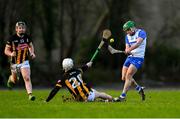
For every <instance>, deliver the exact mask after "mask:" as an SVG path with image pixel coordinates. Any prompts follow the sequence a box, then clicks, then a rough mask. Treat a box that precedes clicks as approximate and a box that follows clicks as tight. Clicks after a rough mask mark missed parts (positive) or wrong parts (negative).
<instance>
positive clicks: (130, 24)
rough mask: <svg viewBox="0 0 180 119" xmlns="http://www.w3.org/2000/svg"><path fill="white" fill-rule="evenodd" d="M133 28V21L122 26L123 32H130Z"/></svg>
mask: <svg viewBox="0 0 180 119" xmlns="http://www.w3.org/2000/svg"><path fill="white" fill-rule="evenodd" d="M134 27H135V23H134V22H133V21H127V22H126V23H125V24H124V25H123V31H127V30H130V29H131V28H134Z"/></svg>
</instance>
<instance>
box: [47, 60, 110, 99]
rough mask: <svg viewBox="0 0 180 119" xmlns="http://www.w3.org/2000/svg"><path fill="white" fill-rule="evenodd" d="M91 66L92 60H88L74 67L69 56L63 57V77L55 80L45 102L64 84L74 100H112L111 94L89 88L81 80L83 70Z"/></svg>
mask: <svg viewBox="0 0 180 119" xmlns="http://www.w3.org/2000/svg"><path fill="white" fill-rule="evenodd" d="M91 66H92V62H88V63H87V64H85V65H84V66H82V67H81V68H74V63H73V60H72V59H71V58H66V59H64V60H63V62H62V67H63V70H64V73H63V78H62V79H61V80H58V81H57V83H56V85H55V87H54V88H53V89H52V91H51V92H50V94H49V96H48V97H47V99H46V102H49V101H50V100H51V99H52V98H53V97H54V96H55V95H56V93H57V92H58V91H59V89H60V88H61V87H63V86H66V87H67V88H68V90H69V92H70V93H71V94H72V96H73V99H74V100H76V101H83V102H87V101H94V100H95V99H96V98H101V99H104V100H107V101H112V96H110V95H108V94H106V93H103V92H98V91H96V90H95V89H92V88H90V87H89V86H87V85H86V83H85V82H84V81H83V79H82V74H83V72H84V71H86V70H87V69H88V68H89V67H91Z"/></svg>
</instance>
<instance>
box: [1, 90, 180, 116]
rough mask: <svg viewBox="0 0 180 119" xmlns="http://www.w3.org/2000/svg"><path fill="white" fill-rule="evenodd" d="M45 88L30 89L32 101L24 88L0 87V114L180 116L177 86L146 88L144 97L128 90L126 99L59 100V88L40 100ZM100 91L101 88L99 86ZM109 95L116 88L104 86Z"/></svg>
mask: <svg viewBox="0 0 180 119" xmlns="http://www.w3.org/2000/svg"><path fill="white" fill-rule="evenodd" d="M49 91H50V89H49V90H34V94H35V95H36V97H37V98H36V101H34V102H32V101H29V100H28V99H27V95H26V92H25V90H12V91H9V90H0V100H1V101H0V118H8V117H18V118H21V117H22V118H27V117H29V118H30V117H32V118H33V117H41V118H53V117H54V118H57V117H59V118H61V117H64V118H73V117H76V118H77V117H83V118H121V117H125V118H131V117H136V118H138V117H142V118H148V117H151V118H153V117H157V118H164V117H167V118H176V117H180V90H175V89H171V90H146V95H147V100H146V101H144V102H142V101H140V97H139V95H137V92H135V91H132V90H131V91H129V93H128V98H127V101H126V102H116V103H113V102H111V103H110V102H109V103H105V102H86V103H85V102H62V99H61V96H62V95H67V94H68V93H67V91H66V90H61V91H59V93H58V94H57V95H56V97H55V98H54V99H53V100H52V101H51V102H49V103H45V102H43V99H44V98H45V97H46V96H47V95H48V93H49ZM101 91H102V90H101ZM105 92H107V93H109V94H111V95H112V96H118V95H119V92H120V91H117V90H105Z"/></svg>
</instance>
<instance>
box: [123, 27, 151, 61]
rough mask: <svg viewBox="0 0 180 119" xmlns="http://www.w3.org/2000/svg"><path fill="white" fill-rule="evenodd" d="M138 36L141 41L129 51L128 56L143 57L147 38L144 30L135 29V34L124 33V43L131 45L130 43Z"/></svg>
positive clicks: (135, 40)
mask: <svg viewBox="0 0 180 119" xmlns="http://www.w3.org/2000/svg"><path fill="white" fill-rule="evenodd" d="M139 37H140V38H142V39H143V41H142V43H141V44H140V46H139V47H137V48H136V49H134V50H132V51H131V53H132V55H130V56H131V57H140V58H144V55H145V49H146V39H147V35H146V32H145V31H144V30H142V29H136V31H135V34H134V35H133V36H130V35H129V34H128V35H126V38H125V40H126V44H128V45H129V46H130V47H131V45H133V44H135V43H136V42H137V38H139Z"/></svg>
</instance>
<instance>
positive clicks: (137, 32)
mask: <svg viewBox="0 0 180 119" xmlns="http://www.w3.org/2000/svg"><path fill="white" fill-rule="evenodd" d="M123 30H124V31H125V33H126V37H125V41H126V48H125V53H126V54H129V55H128V57H127V59H126V61H125V62H124V65H123V68H122V80H124V81H125V84H124V88H123V91H122V93H121V95H120V96H119V97H118V98H115V101H125V99H126V94H127V92H128V89H129V87H130V86H131V85H132V84H135V85H136V90H137V91H138V93H139V94H140V96H141V98H142V100H145V94H144V90H143V89H144V87H141V86H140V85H138V84H137V82H136V81H135V80H134V78H133V76H134V74H135V73H136V72H137V70H138V69H139V68H141V66H142V64H143V62H144V55H145V48H146V39H147V35H146V32H145V31H144V30H143V29H137V28H136V27H135V23H134V22H133V21H127V22H126V23H125V24H124V25H123ZM108 49H109V50H110V52H111V53H112V52H113V53H116V51H117V52H118V50H115V49H114V48H112V47H111V46H109V47H108Z"/></svg>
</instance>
